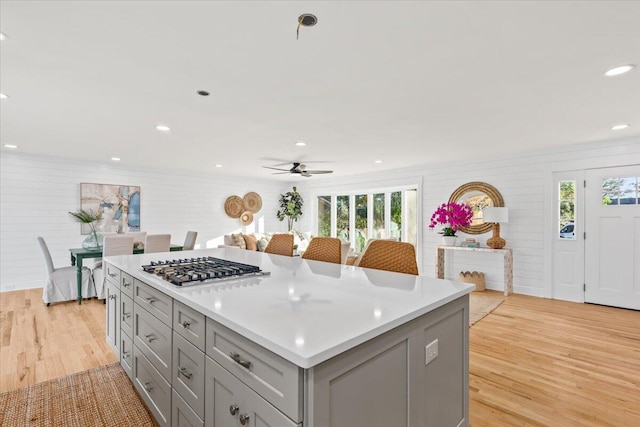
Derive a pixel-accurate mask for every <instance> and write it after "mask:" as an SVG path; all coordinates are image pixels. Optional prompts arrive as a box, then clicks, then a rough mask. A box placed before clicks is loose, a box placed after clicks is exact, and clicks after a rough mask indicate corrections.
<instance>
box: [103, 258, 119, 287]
mask: <svg viewBox="0 0 640 427" xmlns="http://www.w3.org/2000/svg"><path fill="white" fill-rule="evenodd" d="M104 264H105V265H104V268H105V270H104V277H105V278H106V279H107V281H109V282H111V283H113V284H114V285H116V286H117V288H118V289H120V277H121V276H120V274H121V272H120V269H119V268H116V267H114V266H113V265H111V264H109V263H108V262H107V263H104Z"/></svg>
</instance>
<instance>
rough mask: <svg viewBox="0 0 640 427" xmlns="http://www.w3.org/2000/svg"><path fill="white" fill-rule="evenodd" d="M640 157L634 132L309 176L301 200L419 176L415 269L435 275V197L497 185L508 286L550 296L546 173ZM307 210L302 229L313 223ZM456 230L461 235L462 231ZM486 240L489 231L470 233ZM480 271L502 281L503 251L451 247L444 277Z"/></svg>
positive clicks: (497, 284) (492, 283)
mask: <svg viewBox="0 0 640 427" xmlns="http://www.w3.org/2000/svg"><path fill="white" fill-rule="evenodd" d="M637 163H640V138H627V139H621V140H615V141H605V142H598V143H585V144H578V145H573V146H563V147H560V148H557V149H549V150H545V151H538V152H533V153H526V154H522V155H519V156H512V157H509V158H497V159H495V158H494V159H491V160H486V159H483V160H482V161H465V162H456V163H448V164H438V165H427V166H423V167H420V168H412V169H408V170H404V171H388V172H381V173H376V174H371V175H364V176H357V177H347V178H343V179H339V180H338V179H332V180H317V181H312V180H311V179H309V180H307V181H304V182H301V183H299V184H298V190H299V191H300V192H301V193H302V194H303V197H304V199H305V201H306V202H305V203H309V202H311V201H312V198H314V197H316V196H318V195H324V194H327V193H335V192H336V191H340V190H344V189H347V188H349V189H353V188H360V189H363V190H366V189H374V188H379V187H385V186H390V185H395V184H398V183H408V182H415V181H421V182H422V195H421V196H422V198H421V200H422V213H421V217H422V232H421V235H420V236H419V244H420V246H421V248H420V249H421V250H420V251H419V252H420V253H421V255H420V257H419V258H420V259H419V261H420V264H419V271H420V273H421V274H425V275H429V276H435V263H436V246H437V245H438V244H440V240H441V239H440V235H439V234H437V232H436V231H434V230H431V229H429V228H428V221H429V218H430V216H431V214H432V212H433V211H434V210H435V209H436V208H437V206H438V205H440V204H441V203H444V202H446V201H448V199H449V196H450V195H451V193H452V192H453V191H454V190H455V189H456V188H458V187H459V186H460V185H462V184H465V183H467V182H470V181H482V182H487V183H489V184H491V185H493V186H494V187H496V188H497V189H498V191H500V193H501V194H502V197H503V198H504V202H505V206H507V207H508V208H509V223H508V224H503V225H502V226H501V233H500V234H501V236H502V237H503V238H505V239H506V241H507V247H510V248H512V250H513V257H514V270H513V274H514V291H515V292H516V293H523V294H528V295H536V296H545V297H550V296H551V295H552V294H551V289H550V280H549V279H550V277H551V274H550V269H551V259H550V258H549V257H548V253H547V252H548V251H549V250H550V244H549V242H550V241H551V238H552V235H553V233H554V228H553V224H552V223H551V221H550V217H551V214H552V212H551V210H550V209H551V207H550V206H551V205H552V200H549V197H550V195H551V194H552V192H551V191H550V190H551V189H550V188H547V187H549V185H550V183H551V174H552V173H553V171H559V170H576V169H579V168H596V167H610V166H616V165H625V164H637ZM312 222H313V221H312V218H311V217H310V216H307V217H305V218H303V220H302V221H301V222H300V224H299V226H298V227H299V228H300V229H311V226H312ZM461 237H465V235H464V234H461ZM470 237H473V238H475V239H476V240H477V241H480V242H481V244H482V245H483V246H484V245H485V242H486V240H487V239H488V238H489V237H490V233H487V234H484V235H475V236H470ZM466 270H476V271H483V272H485V275H486V280H487V288H489V289H500V290H502V289H503V286H504V284H503V271H502V258H501V257H500V256H498V255H491V254H479V253H470V254H469V253H461V252H449V253H448V254H447V263H446V272H445V273H446V277H447V278H455V277H457V276H458V273H459V272H460V271H466Z"/></svg>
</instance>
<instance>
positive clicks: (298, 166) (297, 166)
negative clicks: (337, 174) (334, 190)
mask: <svg viewBox="0 0 640 427" xmlns="http://www.w3.org/2000/svg"><path fill="white" fill-rule="evenodd" d="M263 168H266V169H273V170H276V171H282V172H274V173H273V174H274V175H279V174H285V173H288V174H290V175H302V176H306V177H307V178H308V177H310V176H311V175H319V174H325V173H333V171H327V170H307V165H304V164H302V163H298V162H293V167H292V168H291V169H281V168H272V167H270V166H263Z"/></svg>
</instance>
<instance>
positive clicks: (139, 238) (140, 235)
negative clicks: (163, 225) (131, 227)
mask: <svg viewBox="0 0 640 427" xmlns="http://www.w3.org/2000/svg"><path fill="white" fill-rule="evenodd" d="M125 236H132V237H133V244H134V246H135V244H136V242H140V243H141V244H143V245H144V241H145V239H146V238H147V232H146V231H128V232H126V233H125Z"/></svg>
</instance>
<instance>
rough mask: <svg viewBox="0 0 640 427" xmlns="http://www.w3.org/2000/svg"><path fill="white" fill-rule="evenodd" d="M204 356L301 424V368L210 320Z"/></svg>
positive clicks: (208, 320) (207, 327)
mask: <svg viewBox="0 0 640 427" xmlns="http://www.w3.org/2000/svg"><path fill="white" fill-rule="evenodd" d="M206 354H207V356H210V357H211V358H212V359H213V360H215V361H216V362H218V363H219V364H220V365H222V366H223V367H224V368H225V369H227V370H228V371H229V372H231V373H232V374H233V375H235V376H236V377H238V378H239V379H240V380H241V381H242V382H244V383H245V384H247V385H248V386H249V387H251V388H252V389H253V390H255V391H256V392H257V393H258V394H259V395H260V396H262V397H263V398H264V399H266V400H267V401H269V402H271V403H272V404H273V405H274V406H276V407H277V408H278V409H280V410H281V411H282V412H284V413H285V414H286V415H288V416H289V417H290V418H291V419H293V420H294V421H296V422H301V421H302V413H303V412H302V405H303V399H302V397H303V370H302V369H301V368H299V367H298V366H296V365H295V364H293V363H291V362H288V361H287V360H285V359H283V358H282V357H280V356H278V355H277V354H275V353H272V352H270V351H269V350H267V349H265V348H263V347H261V346H259V345H257V344H255V343H253V342H251V341H249V340H248V339H246V338H244V337H242V336H240V335H238V334H237V333H235V332H233V331H232V330H230V329H229V328H226V327H224V326H222V325H220V324H219V323H217V322H215V321H214V320H212V319H210V318H207V324H206Z"/></svg>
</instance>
